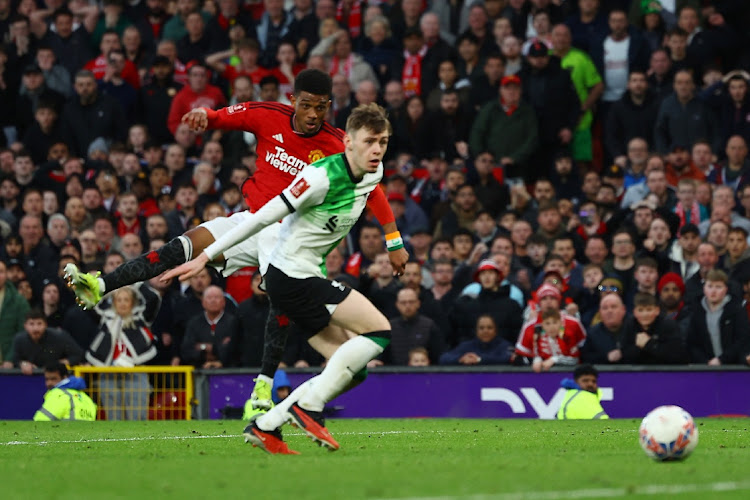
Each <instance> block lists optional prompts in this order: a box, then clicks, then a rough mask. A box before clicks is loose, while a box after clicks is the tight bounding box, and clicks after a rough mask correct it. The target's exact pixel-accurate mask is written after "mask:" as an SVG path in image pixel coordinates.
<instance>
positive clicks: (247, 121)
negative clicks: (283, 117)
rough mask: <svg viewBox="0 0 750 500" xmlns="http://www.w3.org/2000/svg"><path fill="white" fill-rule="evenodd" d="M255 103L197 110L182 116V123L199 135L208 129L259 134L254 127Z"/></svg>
mask: <svg viewBox="0 0 750 500" xmlns="http://www.w3.org/2000/svg"><path fill="white" fill-rule="evenodd" d="M252 105H253V103H250V102H245V103H241V104H233V105H232V106H228V107H226V108H221V109H219V110H213V109H209V108H195V109H192V110H190V111H188V112H187V113H185V114H184V115H183V116H182V123H187V124H188V126H189V127H190V130H192V131H193V132H197V133H202V132H205V131H206V130H207V129H222V130H242V131H245V132H252V133H257V129H256V128H255V127H254V126H253V120H252V119H251V118H253V117H252V116H248V113H252V111H253V110H252V109H251V107H252Z"/></svg>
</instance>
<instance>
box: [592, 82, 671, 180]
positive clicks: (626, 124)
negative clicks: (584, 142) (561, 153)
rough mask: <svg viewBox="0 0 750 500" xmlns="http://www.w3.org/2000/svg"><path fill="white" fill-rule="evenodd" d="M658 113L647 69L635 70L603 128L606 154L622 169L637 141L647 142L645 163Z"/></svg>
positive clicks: (657, 102)
mask: <svg viewBox="0 0 750 500" xmlns="http://www.w3.org/2000/svg"><path fill="white" fill-rule="evenodd" d="M658 111H659V101H658V100H657V98H656V95H654V93H653V92H651V91H650V90H649V84H648V78H647V76H646V70H645V68H632V69H631V70H630V73H629V74H628V83H627V90H626V91H625V93H624V94H623V95H622V97H621V98H620V99H618V100H617V101H615V102H614V103H613V104H612V109H611V112H610V113H609V114H608V115H607V123H606V127H605V128H604V145H605V150H606V153H607V155H608V156H609V157H610V158H612V159H613V161H614V162H615V163H617V164H619V165H620V166H625V164H626V162H627V160H628V159H629V158H630V154H631V151H630V147H631V144H635V145H636V146H637V147H640V146H642V144H640V143H632V142H631V141H633V140H634V139H636V138H639V139H642V140H643V141H645V151H643V152H642V153H641V154H642V155H643V164H645V159H646V155H647V154H648V146H649V145H653V144H654V134H653V128H654V123H656V115H657V113H658Z"/></svg>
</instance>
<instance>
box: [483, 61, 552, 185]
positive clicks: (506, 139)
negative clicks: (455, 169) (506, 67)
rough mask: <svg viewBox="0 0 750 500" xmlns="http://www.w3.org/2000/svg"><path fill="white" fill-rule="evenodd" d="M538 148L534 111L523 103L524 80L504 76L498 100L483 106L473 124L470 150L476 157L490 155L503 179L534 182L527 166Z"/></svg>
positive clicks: (513, 76) (512, 76)
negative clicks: (496, 162) (499, 167)
mask: <svg viewBox="0 0 750 500" xmlns="http://www.w3.org/2000/svg"><path fill="white" fill-rule="evenodd" d="M537 145H538V137H537V119H536V115H535V113H534V110H533V109H532V108H531V107H530V106H529V105H528V104H526V103H525V102H522V101H521V79H520V78H519V77H518V76H515V75H511V76H504V77H503V78H502V80H501V81H500V95H499V96H498V99H497V100H494V101H492V102H489V103H487V104H485V105H484V106H482V109H481V110H480V111H479V115H478V116H477V118H476V120H475V121H474V125H473V127H472V129H471V134H470V139H469V149H470V151H471V152H472V153H473V154H474V155H478V154H479V153H482V152H484V151H489V152H490V153H491V154H492V156H493V157H494V158H495V160H496V161H498V162H499V163H500V165H501V166H502V167H503V170H504V177H505V178H506V179H507V178H518V177H524V178H526V179H531V178H530V176H529V175H528V169H527V167H528V165H529V162H530V160H531V157H532V155H533V154H534V153H535V152H536V148H537Z"/></svg>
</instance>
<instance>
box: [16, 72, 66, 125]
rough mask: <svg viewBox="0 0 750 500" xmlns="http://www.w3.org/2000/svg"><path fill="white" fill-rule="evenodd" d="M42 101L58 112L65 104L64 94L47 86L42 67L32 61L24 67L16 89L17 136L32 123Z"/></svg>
mask: <svg viewBox="0 0 750 500" xmlns="http://www.w3.org/2000/svg"><path fill="white" fill-rule="evenodd" d="M42 103H44V104H48V105H51V106H52V107H53V108H54V109H55V111H56V112H57V113H60V111H62V108H63V105H64V104H65V96H64V95H62V94H61V93H59V92H57V91H56V90H52V89H51V88H49V87H48V86H47V84H46V83H45V82H44V74H43V73H42V68H40V67H39V65H38V64H37V63H36V62H34V63H31V64H29V65H27V66H26V67H25V68H24V70H23V76H22V77H21V88H20V89H19V91H18V101H17V102H16V120H15V123H16V129H17V130H18V136H19V137H23V136H24V135H25V133H26V130H27V129H28V128H29V127H30V126H31V125H32V124H33V123H34V115H35V113H36V110H37V108H38V107H39V105H40V104H42Z"/></svg>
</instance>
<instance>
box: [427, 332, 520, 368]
mask: <svg viewBox="0 0 750 500" xmlns="http://www.w3.org/2000/svg"><path fill="white" fill-rule="evenodd" d="M512 350H513V346H511V345H510V342H508V341H507V340H505V339H504V338H502V337H500V336H497V337H495V338H494V339H492V340H491V341H489V342H482V341H480V340H479V339H478V338H473V339H471V340H467V341H465V342H461V343H460V344H458V346H457V347H456V348H455V349H453V350H452V351H448V352H445V353H443V355H442V356H440V364H441V365H457V364H458V360H459V358H461V356H463V355H464V354H466V353H468V352H473V353H474V354H476V355H477V356H479V357H480V358H482V361H480V362H479V364H480V365H503V364H508V363H510V353H511V351H512Z"/></svg>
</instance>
